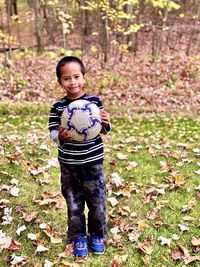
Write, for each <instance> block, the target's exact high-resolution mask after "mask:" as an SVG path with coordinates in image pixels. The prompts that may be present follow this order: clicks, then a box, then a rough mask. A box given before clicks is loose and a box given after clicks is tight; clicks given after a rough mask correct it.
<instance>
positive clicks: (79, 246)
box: [74, 236, 88, 257]
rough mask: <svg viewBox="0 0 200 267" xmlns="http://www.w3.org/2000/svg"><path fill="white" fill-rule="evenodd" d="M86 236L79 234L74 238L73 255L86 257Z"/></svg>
mask: <svg viewBox="0 0 200 267" xmlns="http://www.w3.org/2000/svg"><path fill="white" fill-rule="evenodd" d="M87 244H88V241H87V237H86V236H80V237H77V238H76V239H75V240H74V256H75V257H87V256H88V248H87Z"/></svg>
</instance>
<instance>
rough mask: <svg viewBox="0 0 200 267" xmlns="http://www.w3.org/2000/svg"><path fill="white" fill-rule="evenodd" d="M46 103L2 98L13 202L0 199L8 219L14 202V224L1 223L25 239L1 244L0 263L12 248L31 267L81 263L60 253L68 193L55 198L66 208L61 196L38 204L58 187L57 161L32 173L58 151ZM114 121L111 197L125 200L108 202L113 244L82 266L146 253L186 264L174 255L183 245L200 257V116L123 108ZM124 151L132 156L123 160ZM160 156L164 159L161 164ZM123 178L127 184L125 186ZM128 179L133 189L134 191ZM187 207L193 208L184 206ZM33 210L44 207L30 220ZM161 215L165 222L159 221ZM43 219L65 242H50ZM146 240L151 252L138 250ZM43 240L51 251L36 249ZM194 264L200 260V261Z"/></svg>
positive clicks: (2, 162) (5, 171)
mask: <svg viewBox="0 0 200 267" xmlns="http://www.w3.org/2000/svg"><path fill="white" fill-rule="evenodd" d="M48 110H49V109H48V107H40V106H36V105H34V104H26V105H18V104H13V105H4V104H1V105H0V115H1V117H2V118H3V119H2V120H1V122H0V130H1V131H0V147H1V159H0V183H1V187H0V192H1V200H2V199H7V200H9V201H10V202H9V203H8V204H3V203H2V202H0V216H1V219H0V222H1V223H2V222H3V216H4V211H5V208H12V213H11V215H12V218H13V220H12V221H11V223H10V224H7V225H1V229H2V231H3V232H4V233H6V234H7V235H8V236H10V237H12V238H13V239H14V240H16V241H17V242H20V243H21V247H20V249H19V250H16V251H12V250H7V249H4V250H3V251H2V254H1V256H0V266H2V267H4V266H9V265H10V263H9V262H6V259H7V261H9V257H8V256H9V255H12V254H13V253H15V254H16V255H18V256H20V255H24V256H26V257H27V263H26V265H25V266H30V267H32V266H36V264H37V263H38V264H41V265H37V266H44V262H45V259H48V260H49V261H51V262H54V263H55V265H54V266H70V264H71V266H75V264H74V265H73V263H74V258H73V257H72V256H70V257H69V258H64V259H62V260H58V259H59V256H58V255H59V253H61V252H63V250H64V248H65V242H64V240H65V231H66V206H65V203H64V201H63V199H62V197H61V196H58V198H56V201H57V202H59V203H60V204H63V207H62V208H57V207H56V206H55V203H53V204H50V203H49V202H47V203H46V205H39V203H37V202H35V201H34V200H35V199H36V200H41V199H42V194H43V196H44V192H47V193H46V194H48V193H49V194H50V193H52V192H54V193H55V192H58V193H59V192H60V182H59V175H60V174H59V168H58V167H57V168H55V167H51V168H49V169H46V170H45V171H43V172H41V173H40V174H38V175H32V174H31V171H33V170H35V169H37V168H38V167H42V166H45V165H46V164H47V162H48V160H49V159H52V158H56V157H57V149H56V147H55V145H54V144H53V142H52V141H51V140H50V138H49V133H48V127H47V123H48ZM129 117H130V116H129ZM112 127H113V129H112V132H111V133H110V135H109V136H105V137H103V138H104V142H105V171H106V178H107V184H108V189H109V190H108V198H109V197H111V196H112V197H115V198H116V199H117V200H118V201H119V204H118V205H117V206H114V207H111V205H110V202H109V201H108V205H107V214H108V233H109V238H108V243H110V245H107V250H106V252H105V254H104V255H102V256H94V255H92V254H90V255H89V257H88V258H87V259H86V260H85V261H84V262H83V263H82V264H81V266H83V267H89V266H90V267H100V266H102V267H106V266H135V267H137V266H138V267H140V266H143V264H144V263H143V259H142V258H143V257H144V256H145V255H146V257H147V258H148V257H149V258H148V259H150V258H151V259H150V262H149V264H148V266H150V267H155V266H156V267H157V266H162V267H164V266H166V267H168V266H184V259H183V258H182V259H180V260H177V261H175V260H173V259H172V257H171V252H172V251H180V246H179V244H181V245H182V246H184V248H185V249H187V251H188V253H189V255H193V256H200V253H199V252H195V247H194V246H193V245H192V243H191V240H192V238H193V237H196V238H198V239H199V238H200V235H199V227H200V226H199V219H200V218H199V201H200V200H199V198H198V197H197V195H196V193H197V192H198V190H197V187H198V186H199V185H200V184H199V174H197V173H196V171H197V170H198V169H200V167H199V165H198V164H199V162H200V160H199V152H198V149H200V147H199V137H200V123H199V120H198V118H189V117H186V116H185V117H183V116H182V117H178V116H177V117H172V116H166V115H165V116H164V115H162V116H156V114H155V115H151V114H149V115H148V116H142V115H137V114H134V116H133V118H129V119H126V118H124V117H123V116H120V115H119V114H118V116H117V117H116V116H113V118H112ZM119 153H121V154H123V155H124V156H125V157H126V159H121V157H120V154H119ZM130 162H135V163H137V166H135V167H131V165H130ZM162 162H165V163H166V164H165V165H162ZM113 173H117V174H118V175H119V176H120V177H121V179H122V183H123V185H122V186H121V187H116V186H114V185H112V187H110V185H111V182H110V181H111V177H112V175H113ZM172 174H175V175H176V177H177V176H178V175H179V177H182V178H183V179H184V182H183V183H181V182H179V181H178V182H177V183H175V182H171V183H169V182H168V183H167V179H170V177H171V176H172ZM13 178H15V179H17V180H18V182H19V184H18V185H17V187H18V188H19V196H18V197H16V196H11V194H10V189H11V187H14V185H12V186H11V181H12V179H13ZM168 181H169V180H168ZM125 185H126V186H127V187H126V189H127V190H126V191H123V190H124V188H125ZM130 185H132V186H133V187H134V188H135V190H133V191H130ZM6 188H7V189H6ZM110 188H112V189H110ZM149 189H152V191H151V193H149V192H150V191H148V190H149ZM158 189H165V191H164V192H165V194H159V193H158V191H157V190H158ZM124 192H125V193H124ZM123 193H124V195H123ZM48 199H54V200H55V198H53V197H52V195H48ZM124 207H125V210H124V213H123V208H124ZM184 207H189V208H188V209H186V210H184ZM156 208H157V209H159V210H158V212H157V214H156V216H155V217H153V218H152V217H150V216H149V213H150V212H152V211H154V210H155V209H156ZM127 210H128V211H127ZM31 212H38V214H37V216H36V218H35V219H33V220H31V221H30V222H28V221H26V220H25V215H27V214H30V213H31ZM131 212H132V213H133V212H135V216H133V217H131ZM186 216H187V217H186ZM189 216H190V217H189ZM186 219H187V220H186ZM159 222H161V223H160V225H159V227H155V225H156V223H157V224H158V223H159ZM41 223H48V224H49V225H50V227H51V228H52V229H53V230H52V233H53V234H52V235H55V233H56V231H57V232H59V234H60V235H61V236H62V238H63V242H61V243H58V244H55V243H52V242H50V237H48V236H47V235H46V234H45V233H44V231H43V230H42V229H41V228H40V224H41ZM179 224H182V225H186V226H188V228H189V230H188V231H184V232H181V231H180V226H179ZM22 225H26V230H25V231H23V232H21V234H20V235H17V233H16V230H17V229H18V228H19V227H20V226H22ZM113 227H118V229H119V233H118V235H117V236H116V235H115V236H113V234H112V233H111V232H110V230H111V229H112V228H113ZM135 230H140V235H139V238H138V240H136V242H131V241H130V240H129V238H128V236H129V235H130V234H132V233H133V232H134V231H135ZM29 233H35V234H38V239H37V242H34V241H31V240H30V239H28V238H27V235H28V234H29ZM174 234H177V235H178V236H179V240H174V239H173V238H172V236H173V235H174ZM160 236H163V237H166V238H168V239H170V240H171V244H170V246H166V245H164V246H162V245H161V244H160V242H159V241H158V238H159V237H160ZM147 241H149V242H150V247H151V250H150V252H149V256H148V255H147V253H144V251H143V252H142V250H141V249H139V244H142V247H143V248H144V245H145V244H146V242H147ZM36 243H37V244H36ZM38 243H40V244H43V245H44V246H45V247H47V248H49V251H48V252H43V253H36V247H37V245H38ZM186 254H187V253H186ZM186 254H185V255H184V256H185V257H186V256H187V255H186ZM123 255H128V257H127V258H126V260H125V261H124V263H123V264H121V265H120V259H121V258H120V256H123ZM114 258H115V262H116V265H114ZM111 262H112V264H111ZM117 264H118V265H117ZM190 265H191V266H199V261H196V262H192V263H190Z"/></svg>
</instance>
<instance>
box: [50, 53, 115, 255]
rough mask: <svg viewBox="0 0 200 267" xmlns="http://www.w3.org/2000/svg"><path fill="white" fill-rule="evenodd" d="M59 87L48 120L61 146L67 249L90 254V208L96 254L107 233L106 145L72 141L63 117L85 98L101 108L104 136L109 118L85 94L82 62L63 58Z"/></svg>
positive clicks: (98, 141)
mask: <svg viewBox="0 0 200 267" xmlns="http://www.w3.org/2000/svg"><path fill="white" fill-rule="evenodd" d="M56 75H57V79H58V83H59V85H60V86H61V87H62V88H63V89H64V91H65V96H64V97H63V98H61V99H60V100H58V101H57V102H56V103H54V104H53V106H52V108H51V113H50V117H49V130H50V135H51V138H52V139H53V140H54V141H55V142H56V143H57V145H58V160H59V162H60V168H61V190H62V194H63V196H64V198H65V200H66V203H67V210H68V230H67V235H68V240H67V244H68V245H67V247H71V248H72V247H73V252H74V255H75V256H79V257H86V256H87V255H88V240H87V231H86V220H85V214H84V208H85V203H86V204H87V207H88V210H89V212H88V233H89V244H90V248H91V250H92V252H93V253H96V254H102V253H104V251H105V246H104V242H103V240H104V239H105V238H106V236H107V230H106V188H105V179H104V168H103V142H102V139H101V137H100V135H98V136H97V137H95V138H93V139H91V140H87V141H83V142H77V141H73V140H71V138H70V136H69V135H68V133H67V130H66V129H65V128H64V127H63V126H62V125H61V114H62V112H63V110H64V109H65V108H66V106H67V105H68V104H69V103H71V102H72V101H74V100H77V99H85V100H88V101H91V102H93V103H95V104H96V105H97V106H98V107H99V109H100V116H101V120H102V130H101V133H104V134H106V133H107V132H109V131H110V129H111V128H110V116H109V113H108V112H106V111H105V110H104V109H103V105H102V102H101V100H100V99H99V97H97V96H95V95H89V94H86V93H85V92H84V90H83V86H84V84H85V67H84V65H83V63H82V61H81V60H80V59H78V58H77V57H73V56H66V57H64V58H62V59H61V60H60V61H59V62H58V64H57V67H56Z"/></svg>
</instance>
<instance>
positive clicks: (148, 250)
mask: <svg viewBox="0 0 200 267" xmlns="http://www.w3.org/2000/svg"><path fill="white" fill-rule="evenodd" d="M138 248H139V249H140V250H141V251H142V252H144V253H145V254H147V255H151V254H152V251H153V244H152V242H151V240H150V239H147V240H145V241H144V242H138Z"/></svg>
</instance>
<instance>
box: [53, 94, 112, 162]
mask: <svg viewBox="0 0 200 267" xmlns="http://www.w3.org/2000/svg"><path fill="white" fill-rule="evenodd" d="M79 99H84V100H88V101H90V102H92V103H95V104H96V105H97V106H98V107H99V109H103V104H102V101H101V100H100V98H99V97H97V96H95V95H89V94H84V95H83V96H81V97H80V98H79ZM75 100H78V99H75ZM72 101H74V100H72V99H69V98H67V97H63V98H61V99H60V100H58V101H57V102H55V103H54V104H53V105H52V107H51V112H50V116H49V131H50V134H51V137H52V139H54V141H56V143H57V144H58V159H59V161H60V162H62V163H65V164H70V165H71V164H72V165H83V164H92V165H93V164H99V163H102V162H103V141H102V139H101V136H100V135H98V136H97V137H95V138H93V139H91V140H87V141H83V142H77V141H70V142H65V141H64V142H60V141H59V140H58V128H59V126H60V125H61V115H62V112H63V111H64V109H65V108H66V107H67V105H69V104H70V103H71V102H72ZM109 131H110V125H109V126H108V127H107V128H106V129H104V128H103V129H102V131H101V132H102V133H104V134H106V133H107V132H109Z"/></svg>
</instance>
